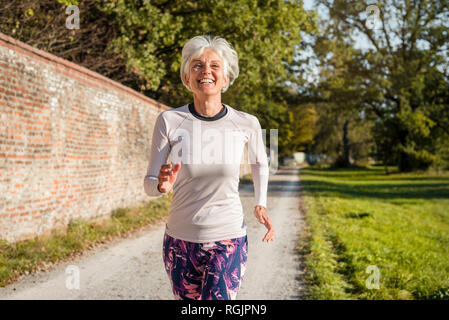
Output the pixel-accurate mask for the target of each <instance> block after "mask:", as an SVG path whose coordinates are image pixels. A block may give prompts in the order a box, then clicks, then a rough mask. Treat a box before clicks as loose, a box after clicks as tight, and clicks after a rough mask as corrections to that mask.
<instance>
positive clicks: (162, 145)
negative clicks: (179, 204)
mask: <svg viewBox="0 0 449 320" xmlns="http://www.w3.org/2000/svg"><path fill="white" fill-rule="evenodd" d="M169 152H170V142H169V139H168V136H167V126H166V124H165V121H164V118H163V113H161V114H159V116H158V118H157V119H156V123H155V125H154V130H153V138H152V140H151V148H150V161H149V165H148V170H147V174H146V176H145V179H144V183H143V185H144V190H145V193H146V194H147V195H149V196H150V197H157V196H160V195H162V194H163V193H161V192H159V190H158V188H157V186H158V184H159V181H158V175H159V171H160V169H161V166H162V165H163V164H165V162H166V161H167V158H168V154H169Z"/></svg>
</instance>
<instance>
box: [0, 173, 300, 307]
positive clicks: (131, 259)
mask: <svg viewBox="0 0 449 320" xmlns="http://www.w3.org/2000/svg"><path fill="white" fill-rule="evenodd" d="M298 196H299V180H298V169H297V168H295V169H293V168H292V169H282V170H279V171H278V172H277V174H276V175H272V176H271V177H270V182H269V190H268V210H267V212H268V215H269V216H270V218H271V220H272V221H273V224H274V227H275V232H276V234H275V240H274V241H273V242H270V243H268V244H267V243H262V238H263V236H264V235H265V232H266V229H265V227H264V226H263V225H261V224H260V223H259V222H258V221H257V220H256V218H255V217H254V215H253V201H254V198H253V189H252V186H244V187H242V188H241V189H240V197H241V200H242V204H243V208H244V212H245V219H246V223H247V231H248V243H249V245H248V262H247V269H246V274H245V276H244V279H243V282H242V285H241V289H240V292H239V294H238V296H237V299H254V300H263V299H274V300H278V299H279V300H280V299H282V300H292V299H300V295H301V292H302V283H301V280H300V278H301V275H302V272H301V271H300V261H299V257H298V255H297V254H296V253H295V246H296V241H297V237H298V235H299V232H300V231H301V229H302V216H301V213H300V211H299V200H298V199H299V198H298ZM164 228H165V221H162V222H160V223H159V224H157V225H154V226H150V227H148V228H145V229H144V230H142V231H139V232H137V233H135V234H133V235H132V236H131V237H129V238H126V239H117V240H114V241H112V242H110V243H108V244H105V245H103V246H101V247H99V248H96V249H95V250H92V251H89V252H86V253H85V254H83V255H82V256H81V257H80V258H77V259H75V260H72V261H70V262H64V263H60V264H58V265H57V266H55V267H53V268H52V269H51V270H49V271H46V272H41V273H37V274H32V275H28V276H24V277H23V278H22V279H21V280H20V281H18V282H15V283H13V284H11V285H8V286H7V287H4V288H0V299H167V300H170V299H173V295H172V293H171V288H170V282H169V279H168V277H167V274H166V272H165V269H164V265H163V261H162V238H163V234H164ZM77 275H79V281H78V282H76V279H77V278H76V277H77ZM78 284H79V286H78ZM69 288H70V289H69Z"/></svg>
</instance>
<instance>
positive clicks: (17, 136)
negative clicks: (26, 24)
mask: <svg viewBox="0 0 449 320" xmlns="http://www.w3.org/2000/svg"><path fill="white" fill-rule="evenodd" d="M167 108H168V107H167V106H164V105H162V104H160V103H158V102H156V101H154V100H152V99H149V98H147V97H145V96H143V95H141V94H139V93H137V92H135V91H133V90H131V89H130V88H127V87H125V86H123V85H121V84H119V83H117V82H114V81H112V80H110V79H108V78H105V77H103V76H101V75H99V74H97V73H95V72H92V71H89V70H87V69H85V68H83V67H80V66H78V65H75V64H73V63H70V62H68V61H66V60H63V59H60V58H57V57H55V56H53V55H50V54H48V53H45V52H43V51H40V50H37V49H35V48H33V47H31V46H28V45H26V44H24V43H21V42H19V41H16V40H14V39H12V38H10V37H7V36H5V35H3V34H1V33H0V238H1V239H6V240H8V241H17V240H22V239H26V238H30V237H33V236H36V235H39V234H42V233H45V232H48V231H49V230H51V229H53V228H54V227H57V226H59V225H66V224H67V223H68V222H69V221H70V220H71V219H73V218H91V217H93V218H95V217H100V216H104V215H107V214H109V213H110V212H111V210H113V209H115V208H117V207H125V206H131V205H135V204H137V203H138V202H140V201H142V200H148V196H147V195H146V194H145V192H144V190H143V178H144V176H145V174H146V169H147V165H148V158H149V149H150V142H151V141H150V138H151V134H152V131H153V124H154V120H155V119H156V117H157V115H158V114H159V113H160V112H161V111H163V110H165V109H167Z"/></svg>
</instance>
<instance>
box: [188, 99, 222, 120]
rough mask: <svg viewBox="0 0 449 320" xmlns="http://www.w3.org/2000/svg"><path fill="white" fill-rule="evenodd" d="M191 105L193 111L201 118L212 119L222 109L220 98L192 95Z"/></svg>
mask: <svg viewBox="0 0 449 320" xmlns="http://www.w3.org/2000/svg"><path fill="white" fill-rule="evenodd" d="M193 105H194V107H195V111H196V112H198V114H200V115H202V116H203V117H213V116H215V115H217V114H219V113H220V111H222V110H223V108H224V107H223V105H222V104H221V96H206V97H197V96H195V95H194V96H193Z"/></svg>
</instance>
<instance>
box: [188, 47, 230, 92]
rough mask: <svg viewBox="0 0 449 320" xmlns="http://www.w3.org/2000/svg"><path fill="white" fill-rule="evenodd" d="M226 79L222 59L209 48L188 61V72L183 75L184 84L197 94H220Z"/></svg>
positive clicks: (227, 76)
mask: <svg viewBox="0 0 449 320" xmlns="http://www.w3.org/2000/svg"><path fill="white" fill-rule="evenodd" d="M228 79H229V75H226V77H225V76H224V63H223V59H222V58H221V57H220V55H219V54H218V53H217V52H215V51H214V50H212V49H209V48H208V49H205V50H204V51H203V53H202V54H201V55H200V56H199V57H198V58H195V59H192V61H190V65H189V72H188V74H186V75H185V82H186V84H187V85H188V86H189V87H190V89H191V90H192V91H193V93H194V94H199V95H217V94H221V90H222V88H223V87H224V86H225V85H226V83H227V81H228Z"/></svg>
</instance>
